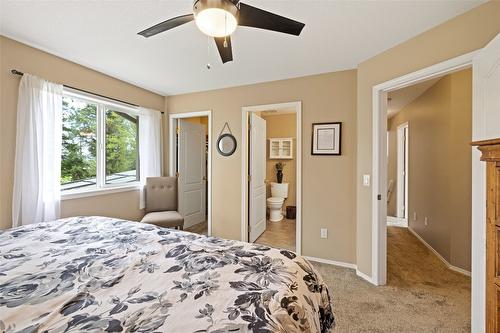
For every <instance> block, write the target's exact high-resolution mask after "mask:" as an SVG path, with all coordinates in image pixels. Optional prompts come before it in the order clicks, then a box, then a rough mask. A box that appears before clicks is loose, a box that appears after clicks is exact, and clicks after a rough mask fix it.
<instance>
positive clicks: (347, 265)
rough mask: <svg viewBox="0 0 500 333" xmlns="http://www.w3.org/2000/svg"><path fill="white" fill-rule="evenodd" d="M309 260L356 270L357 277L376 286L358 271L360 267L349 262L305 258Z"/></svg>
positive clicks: (370, 279) (369, 278)
mask: <svg viewBox="0 0 500 333" xmlns="http://www.w3.org/2000/svg"><path fill="white" fill-rule="evenodd" d="M303 257H304V258H306V259H307V260H310V261H316V262H320V263H323V264H328V265H333V266H340V267H345V268H350V269H354V270H356V275H357V276H359V277H360V278H362V279H364V280H366V281H368V282H370V283H371V284H373V285H375V283H373V280H372V278H371V277H370V276H368V275H366V274H365V273H362V272H360V271H359V270H358V266H357V265H356V264H351V263H348V262H342V261H335V260H328V259H322V258H315V257H308V256H303Z"/></svg>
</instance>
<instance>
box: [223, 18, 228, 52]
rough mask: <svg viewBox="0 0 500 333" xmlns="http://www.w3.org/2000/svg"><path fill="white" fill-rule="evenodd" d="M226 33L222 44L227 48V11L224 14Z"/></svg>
mask: <svg viewBox="0 0 500 333" xmlns="http://www.w3.org/2000/svg"><path fill="white" fill-rule="evenodd" d="M224 34H225V36H224V43H223V44H222V46H224V48H225V49H227V13H226V14H225V15H224Z"/></svg>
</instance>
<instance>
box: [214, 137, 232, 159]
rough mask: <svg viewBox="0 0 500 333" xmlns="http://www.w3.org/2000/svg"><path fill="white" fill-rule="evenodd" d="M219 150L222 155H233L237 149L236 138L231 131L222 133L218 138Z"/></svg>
mask: <svg viewBox="0 0 500 333" xmlns="http://www.w3.org/2000/svg"><path fill="white" fill-rule="evenodd" d="M217 150H218V151H219V154H221V155H222V156H231V155H233V153H234V152H235V151H236V138H235V137H234V136H233V135H232V134H229V133H226V134H222V135H221V136H219V138H218V139H217Z"/></svg>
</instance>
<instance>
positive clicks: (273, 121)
mask: <svg viewBox="0 0 500 333" xmlns="http://www.w3.org/2000/svg"><path fill="white" fill-rule="evenodd" d="M301 110H302V105H301V102H291V103H281V104H272V105H258V106H250V107H243V108H242V113H243V114H242V133H243V135H242V214H241V224H242V225H241V230H242V234H241V239H242V240H243V241H248V242H253V243H256V244H261V245H265V246H272V247H276V248H282V249H286V250H290V251H294V252H297V253H299V254H300V251H301V159H302V158H301V156H302V153H301V152H302V147H301V146H302V142H301V123H302V122H301Z"/></svg>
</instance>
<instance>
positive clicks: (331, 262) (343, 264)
mask: <svg viewBox="0 0 500 333" xmlns="http://www.w3.org/2000/svg"><path fill="white" fill-rule="evenodd" d="M302 257H304V258H306V259H307V260H309V261H316V262H320V263H322V264H328V265H333V266H340V267H345V268H350V269H356V267H357V266H356V264H351V263H348V262H342V261H335V260H329V259H322V258H315V257H308V256H302Z"/></svg>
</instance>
